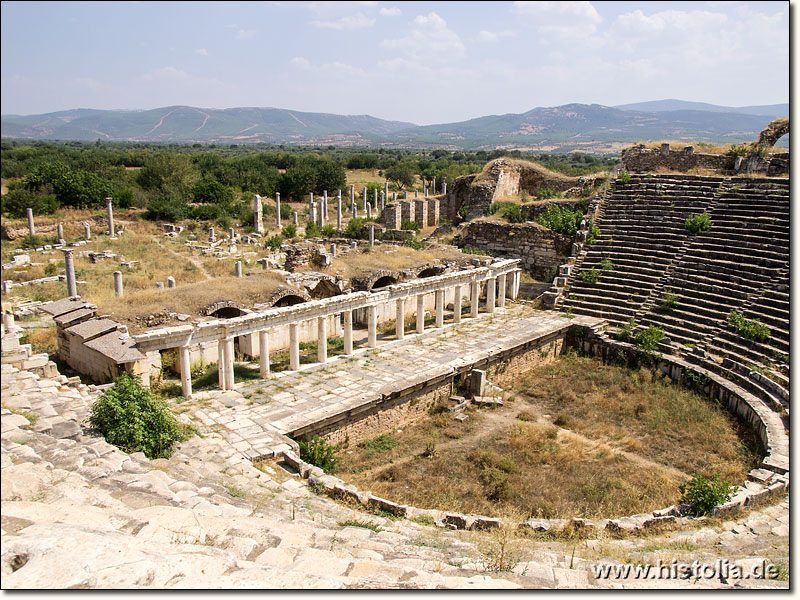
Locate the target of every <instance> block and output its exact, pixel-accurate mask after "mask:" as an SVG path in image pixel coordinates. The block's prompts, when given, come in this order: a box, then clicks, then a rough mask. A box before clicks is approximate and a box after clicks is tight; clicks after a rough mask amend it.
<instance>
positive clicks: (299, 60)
mask: <svg viewBox="0 0 800 600" xmlns="http://www.w3.org/2000/svg"><path fill="white" fill-rule="evenodd" d="M289 64H292V65H294V66H295V67H299V68H301V69H308V68H310V67H311V63H310V62H309V61H308V59H307V58H303V57H302V56H295V57H294V58H292V59H290V60H289Z"/></svg>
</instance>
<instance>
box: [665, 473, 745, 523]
mask: <svg viewBox="0 0 800 600" xmlns="http://www.w3.org/2000/svg"><path fill="white" fill-rule="evenodd" d="M679 489H680V491H681V504H691V505H692V508H691V511H692V514H693V515H695V516H702V515H706V514H708V513H709V512H711V510H712V509H713V508H714V507H715V506H719V505H720V504H725V503H726V502H727V501H728V500H729V499H730V498H731V496H733V490H734V488H733V486H732V485H731V484H730V483H729V482H727V481H720V479H719V474H718V473H714V474H713V475H712V476H711V477H705V476H703V475H700V474H699V473H695V474H694V476H693V477H692V479H691V480H690V481H687V482H685V483H682V484H681V485H680V488H679Z"/></svg>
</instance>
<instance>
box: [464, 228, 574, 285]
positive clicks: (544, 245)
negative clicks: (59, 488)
mask: <svg viewBox="0 0 800 600" xmlns="http://www.w3.org/2000/svg"><path fill="white" fill-rule="evenodd" d="M572 241H573V240H572V239H571V238H569V237H567V236H564V235H561V234H558V233H555V232H553V231H551V230H550V229H547V228H545V227H542V226H540V225H535V224H511V223H495V222H492V221H475V222H473V223H470V224H469V226H468V227H467V229H466V230H465V231H464V232H463V233H462V234H461V235H457V236H456V237H455V238H454V240H453V243H454V244H455V245H457V246H458V247H460V248H463V247H465V246H470V247H473V248H477V249H479V250H482V251H483V252H486V253H487V254H489V255H491V256H497V257H503V258H518V259H520V260H521V261H522V264H521V265H520V266H521V267H522V268H523V269H524V270H526V271H528V272H529V273H530V274H531V275H533V276H534V277H537V278H542V277H544V276H545V275H547V274H548V271H552V270H553V269H557V268H558V265H560V264H562V263H563V262H565V261H566V260H567V259H568V258H569V255H570V252H571V250H572Z"/></svg>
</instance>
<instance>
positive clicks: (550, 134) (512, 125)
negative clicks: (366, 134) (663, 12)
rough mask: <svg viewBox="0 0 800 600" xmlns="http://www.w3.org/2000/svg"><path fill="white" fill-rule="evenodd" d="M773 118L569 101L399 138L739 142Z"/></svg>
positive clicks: (464, 143) (473, 142) (459, 142)
mask: <svg viewBox="0 0 800 600" xmlns="http://www.w3.org/2000/svg"><path fill="white" fill-rule="evenodd" d="M771 120H772V118H771V117H768V116H766V117H765V116H758V115H747V114H736V113H717V112H710V111H699V110H678V111H668V112H643V111H633V110H621V109H618V108H610V107H608V106H601V105H599V104H590V105H587V104H566V105H564V106H556V107H551V108H534V109H533V110H530V111H528V112H526V113H522V114H506V115H493V116H487V117H480V118H477V119H471V120H469V121H462V122H460V123H447V124H444V125H428V126H424V127H415V128H413V129H408V130H404V131H400V132H398V133H396V134H395V135H394V137H395V139H397V140H399V141H402V142H404V143H406V144H437V143H439V144H452V145H454V146H460V147H486V148H488V147H498V146H499V147H531V146H534V147H535V146H538V147H540V148H547V147H556V148H558V149H561V150H564V149H570V150H578V149H581V148H584V147H587V148H589V147H597V146H598V145H602V143H604V142H605V143H610V142H636V141H644V140H663V139H669V140H691V141H708V142H715V143H734V142H737V143H738V142H743V141H752V140H755V139H756V138H757V137H758V134H759V132H760V131H761V130H762V129H763V128H764V127H766V125H767V124H769V122H770V121H771Z"/></svg>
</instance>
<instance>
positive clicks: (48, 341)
mask: <svg viewBox="0 0 800 600" xmlns="http://www.w3.org/2000/svg"><path fill="white" fill-rule="evenodd" d="M20 343H21V344H30V345H31V346H32V348H33V352H34V354H40V353H44V354H55V353H56V352H57V351H58V332H57V331H56V328H55V327H47V328H45V329H32V330H28V331H26V332H25V334H24V335H23V336H22V338H21V339H20Z"/></svg>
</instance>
